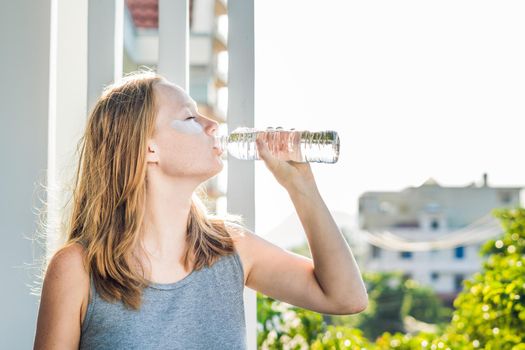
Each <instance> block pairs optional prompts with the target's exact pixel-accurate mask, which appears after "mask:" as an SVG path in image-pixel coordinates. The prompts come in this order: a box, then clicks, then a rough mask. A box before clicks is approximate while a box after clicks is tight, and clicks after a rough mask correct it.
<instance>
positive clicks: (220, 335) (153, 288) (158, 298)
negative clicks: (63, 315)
mask: <svg viewBox="0 0 525 350" xmlns="http://www.w3.org/2000/svg"><path fill="white" fill-rule="evenodd" d="M243 291H244V272H243V266H242V262H241V260H240V257H239V254H238V252H235V253H234V254H232V255H228V256H222V257H221V258H220V259H219V260H218V261H217V262H216V263H215V264H213V265H212V266H210V267H204V268H202V269H201V270H199V271H197V270H193V271H192V272H191V273H190V274H189V275H187V276H186V277H184V278H183V279H181V280H179V281H177V282H174V283H169V284H166V283H162V284H160V283H150V285H149V286H148V287H146V288H145V289H144V292H143V296H142V306H141V308H140V309H139V310H136V311H134V310H130V309H127V308H125V306H124V304H122V302H116V303H109V302H106V301H105V300H103V299H101V298H100V295H98V293H97V292H96V290H95V286H94V284H93V279H92V278H91V296H92V297H91V298H90V300H89V303H88V307H87V311H86V316H85V318H84V322H83V323H82V326H81V336H80V347H79V348H80V349H112V350H118V349H185V350H188V349H189V350H191V349H221V350H222V349H246V327H245V318H244V301H243Z"/></svg>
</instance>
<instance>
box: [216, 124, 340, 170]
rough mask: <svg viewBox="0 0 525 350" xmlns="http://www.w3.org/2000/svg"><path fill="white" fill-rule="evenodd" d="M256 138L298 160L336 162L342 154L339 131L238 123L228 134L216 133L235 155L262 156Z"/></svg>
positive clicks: (282, 157) (223, 147)
mask: <svg viewBox="0 0 525 350" xmlns="http://www.w3.org/2000/svg"><path fill="white" fill-rule="evenodd" d="M256 138H260V139H261V140H263V141H264V142H266V144H267V145H268V149H269V150H270V152H271V153H272V155H273V156H274V157H277V158H278V159H280V160H286V161H288V160H292V161H295V162H300V163H306V162H317V163H335V162H337V160H338V158H339V136H338V135H337V132H336V131H333V130H327V131H315V132H314V131H305V130H295V129H283V128H282V127H277V128H275V129H274V128H272V127H269V128H267V129H266V130H260V129H255V128H247V127H239V128H237V129H235V130H233V131H232V132H231V133H230V134H229V135H226V136H216V141H217V144H218V147H219V148H220V149H221V150H222V151H223V152H226V151H227V153H228V154H231V155H232V156H233V157H235V158H238V159H243V160H260V159H261V158H260V157H259V154H258V152H257V144H256V143H255V140H256Z"/></svg>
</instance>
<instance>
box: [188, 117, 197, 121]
mask: <svg viewBox="0 0 525 350" xmlns="http://www.w3.org/2000/svg"><path fill="white" fill-rule="evenodd" d="M195 118H196V117H188V118H186V120H188V119H195Z"/></svg>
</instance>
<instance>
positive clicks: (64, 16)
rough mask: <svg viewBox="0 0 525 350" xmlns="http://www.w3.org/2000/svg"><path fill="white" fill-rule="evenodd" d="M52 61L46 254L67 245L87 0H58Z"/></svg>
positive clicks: (82, 99)
mask: <svg viewBox="0 0 525 350" xmlns="http://www.w3.org/2000/svg"><path fill="white" fill-rule="evenodd" d="M53 4H54V5H55V6H53V13H52V18H53V25H52V30H51V45H50V46H51V53H50V65H49V72H50V74H49V77H50V84H49V89H50V93H49V122H48V137H49V143H48V160H47V176H48V186H49V188H48V192H47V198H48V212H47V223H48V225H49V227H48V237H47V238H48V240H47V255H48V257H49V256H50V255H51V254H53V253H54V251H55V249H56V248H57V247H58V246H59V245H60V244H61V243H62V241H61V239H62V238H64V237H60V236H59V235H58V233H59V229H60V220H61V218H62V215H63V213H62V212H61V210H60V208H62V207H63V206H64V204H65V203H66V202H65V201H66V200H67V196H68V193H67V192H66V190H67V188H66V186H65V185H69V182H70V181H71V178H72V177H73V175H74V172H75V170H76V163H77V162H76V159H74V158H75V150H76V145H77V143H78V141H79V139H80V137H81V136H82V132H83V129H84V126H85V123H86V113H87V56H86V52H87V14H88V0H77V1H76V2H74V3H73V2H71V1H69V0H54V1H53Z"/></svg>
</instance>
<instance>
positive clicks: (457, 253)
mask: <svg viewBox="0 0 525 350" xmlns="http://www.w3.org/2000/svg"><path fill="white" fill-rule="evenodd" d="M454 257H455V258H456V259H463V258H464V257H465V247H463V246H460V247H456V249H454Z"/></svg>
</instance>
